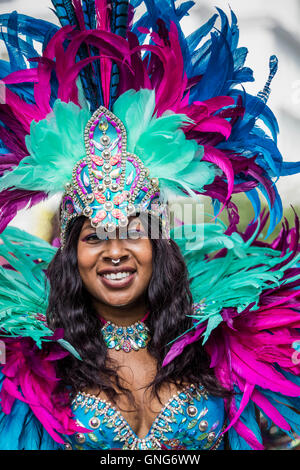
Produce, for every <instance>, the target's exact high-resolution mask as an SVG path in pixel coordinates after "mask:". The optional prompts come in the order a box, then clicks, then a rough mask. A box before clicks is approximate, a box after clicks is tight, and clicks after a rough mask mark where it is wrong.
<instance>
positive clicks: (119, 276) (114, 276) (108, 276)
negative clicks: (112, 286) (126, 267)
mask: <svg viewBox="0 0 300 470" xmlns="http://www.w3.org/2000/svg"><path fill="white" fill-rule="evenodd" d="M130 274H132V273H129V272H120V273H116V274H114V273H111V274H103V277H105V279H111V280H117V281H118V280H119V279H125V278H126V277H128V276H130Z"/></svg>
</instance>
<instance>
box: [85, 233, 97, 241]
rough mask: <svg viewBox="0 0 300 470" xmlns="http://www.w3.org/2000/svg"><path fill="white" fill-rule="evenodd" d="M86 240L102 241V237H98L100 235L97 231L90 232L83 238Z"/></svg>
mask: <svg viewBox="0 0 300 470" xmlns="http://www.w3.org/2000/svg"><path fill="white" fill-rule="evenodd" d="M83 241H84V242H93V243H95V242H100V241H101V239H100V238H99V237H98V235H97V234H96V233H90V234H89V235H87V236H86V237H84V239H83Z"/></svg>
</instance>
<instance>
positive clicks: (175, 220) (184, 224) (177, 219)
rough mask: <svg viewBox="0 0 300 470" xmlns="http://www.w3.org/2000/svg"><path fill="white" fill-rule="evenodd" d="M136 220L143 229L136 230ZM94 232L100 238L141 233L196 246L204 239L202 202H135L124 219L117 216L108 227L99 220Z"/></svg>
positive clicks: (133, 236) (149, 236) (135, 235)
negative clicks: (140, 203) (148, 204)
mask: <svg viewBox="0 0 300 470" xmlns="http://www.w3.org/2000/svg"><path fill="white" fill-rule="evenodd" d="M149 215H151V217H149ZM139 222H140V227H142V228H143V230H142V231H140V232H139V233H138V232H137V230H135V229H136V227H137V225H138V224H139ZM96 233H97V236H98V238H99V239H101V240H107V239H116V238H119V239H126V238H130V239H137V238H143V236H146V237H147V238H151V239H153V240H155V239H159V238H163V239H169V238H172V239H173V240H175V241H176V240H177V241H179V240H184V243H185V247H186V248H187V249H189V250H193V249H199V248H202V246H203V242H204V204H202V203H191V202H173V203H170V204H158V203H155V204H152V205H151V208H150V209H149V208H147V209H144V208H143V207H142V206H141V205H139V204H136V205H134V208H132V210H131V212H130V214H128V219H125V220H124V222H123V221H122V219H121V218H120V220H119V223H118V224H117V226H116V225H114V224H112V226H111V230H109V228H108V226H107V225H102V224H99V226H98V227H97V229H96Z"/></svg>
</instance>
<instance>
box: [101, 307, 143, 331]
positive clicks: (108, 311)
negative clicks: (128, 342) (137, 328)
mask: <svg viewBox="0 0 300 470" xmlns="http://www.w3.org/2000/svg"><path fill="white" fill-rule="evenodd" d="M95 307H96V311H97V313H98V314H99V317H100V319H101V320H102V322H103V324H104V323H105V322H107V321H111V322H112V323H114V324H115V325H118V326H129V325H132V324H134V323H135V322H137V321H141V320H143V319H144V317H145V316H146V314H147V311H148V309H147V307H146V305H145V304H138V305H132V306H128V305H124V306H123V305H121V306H112V305H105V304H102V305H95Z"/></svg>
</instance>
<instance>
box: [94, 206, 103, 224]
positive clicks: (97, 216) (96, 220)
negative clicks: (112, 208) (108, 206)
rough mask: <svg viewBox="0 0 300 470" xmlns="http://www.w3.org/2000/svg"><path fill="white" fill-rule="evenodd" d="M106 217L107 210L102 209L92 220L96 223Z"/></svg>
mask: <svg viewBox="0 0 300 470" xmlns="http://www.w3.org/2000/svg"><path fill="white" fill-rule="evenodd" d="M105 217H106V211H105V210H103V209H102V210H100V211H98V212H97V214H96V215H95V217H94V218H93V219H92V221H93V222H94V224H97V223H98V222H101V221H102V220H103V219H105Z"/></svg>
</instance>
